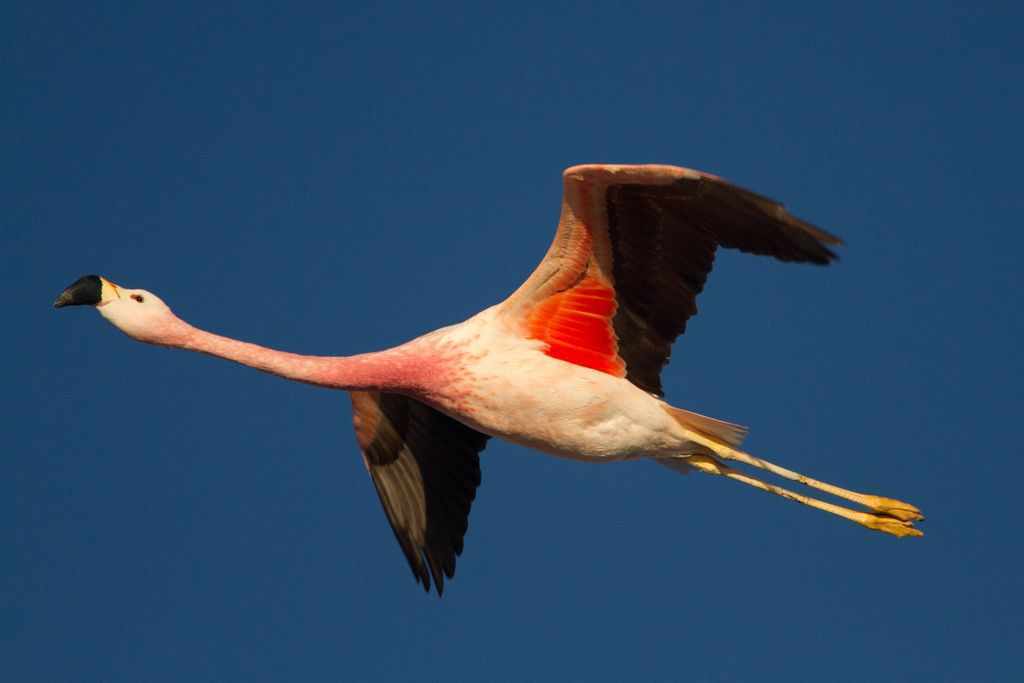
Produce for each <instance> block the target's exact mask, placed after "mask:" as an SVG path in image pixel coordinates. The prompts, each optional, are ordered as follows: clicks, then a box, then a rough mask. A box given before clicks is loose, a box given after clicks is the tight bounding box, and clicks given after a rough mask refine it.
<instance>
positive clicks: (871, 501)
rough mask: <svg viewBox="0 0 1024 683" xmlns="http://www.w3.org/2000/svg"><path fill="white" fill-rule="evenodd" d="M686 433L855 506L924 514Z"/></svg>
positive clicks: (915, 517)
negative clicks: (850, 502)
mask: <svg viewBox="0 0 1024 683" xmlns="http://www.w3.org/2000/svg"><path fill="white" fill-rule="evenodd" d="M687 436H689V437H690V438H691V439H692V440H693V441H696V442H697V443H699V444H701V445H703V446H706V447H707V448H709V449H711V450H712V451H714V453H715V454H716V455H718V456H719V457H721V458H725V459H726V460H735V461H736V462H742V463H744V464H746V465H750V466H751V467H756V468H758V469H762V470H765V471H767V472H771V473H772V474H777V475H778V476H780V477H783V478H785V479H789V480H790V481H796V482H799V483H801V484H803V485H805V486H810V487H811V488H814V489H818V490H819V491H824V492H825V493H829V494H832V495H833V496H836V497H837V498H843V499H845V500H849V501H852V502H854V503H857V504H858V505H863V506H864V507H866V508H868V509H870V510H874V511H876V512H880V513H882V514H884V515H887V516H888V517H895V518H896V519H898V520H901V521H903V522H919V521H921V520H922V519H924V515H922V514H921V511H920V510H918V509H917V508H916V507H914V506H913V505H911V504H910V503H904V502H903V501H901V500H896V499H894V498H884V497H882V496H873V495H871V494H867V493H857V492H856V491H850V490H848V489H844V488H841V487H839V486H836V485H834V484H829V483H826V482H823V481H818V480H817V479H812V478H811V477H808V476H806V475H803V474H800V473H799V472H794V471H793V470H789V469H786V468H785V467H781V466H779V465H776V464H774V463H770V462H768V461H767V460H762V459H761V458H758V457H755V456H753V455H751V454H750V453H744V452H743V451H739V450H736V449H734V448H730V447H728V446H725V445H723V444H721V443H718V442H716V441H713V440H711V439H708V438H706V437H704V436H702V435H700V434H696V433H693V432H689V433H688V434H687ZM766 485H767V484H766Z"/></svg>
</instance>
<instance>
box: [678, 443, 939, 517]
mask: <svg viewBox="0 0 1024 683" xmlns="http://www.w3.org/2000/svg"><path fill="white" fill-rule="evenodd" d="M679 460H680V461H682V462H685V463H686V464H687V465H690V466H691V467H694V468H696V469H698V470H700V471H701V472H705V473H707V474H715V475H720V476H723V477H726V478H728V479H733V480H735V481H739V482H742V483H744V484H747V485H748V486H753V487H754V488H756V489H760V490H762V491H767V492H768V493H774V494H775V495H777V496H782V497H783V498H786V499H788V500H793V501H796V502H798V503H802V504H804V505H808V506H810V507H812V508H817V509H819V510H824V511H825V512H830V513H832V514H833V515H839V516H840V517H843V518H845V519H848V520H850V521H852V522H856V523H857V524H860V525H861V526H865V527H867V528H869V529H874V530H875V531H882V532H884V533H887V534H892V535H893V536H923V535H924V534H923V533H921V531H919V530H918V529H915V528H914V527H913V526H912V521H914V520H911V519H903V518H900V517H896V516H895V515H892V514H890V513H889V512H886V511H883V512H881V513H880V514H874V513H871V512H860V511H857V510H850V509H849V508H844V507H842V506H841V505H834V504H832V503H827V502H825V501H823V500H818V499H817V498H810V497H808V496H802V495H800V494H799V493H795V492H793V491H790V490H789V489H784V488H782V487H781V486H775V485H774V484H768V483H766V482H763V481H761V480H760V479H757V478H756V477H751V476H750V475H747V474H744V473H743V472H740V471H738V470H734V469H732V468H731V467H729V466H728V465H726V464H725V463H723V462H721V461H719V460H718V459H716V458H713V457H711V456H710V455H704V454H700V453H695V454H692V455H689V456H686V457H685V458H679ZM764 469H767V468H764ZM780 469H781V468H780ZM787 471H788V470H787ZM787 478H788V477H787ZM798 481H799V480H798ZM812 481H813V480H812ZM840 490H843V489H840ZM847 493H849V492H847ZM855 495H863V494H855ZM872 497H874V496H872ZM884 500H888V499H884ZM903 505H906V504H905V503H904V504H903ZM900 509H901V510H905V509H907V508H900ZM913 509H914V510H916V509H917V508H913ZM917 519H923V517H921V516H920V513H918V517H917Z"/></svg>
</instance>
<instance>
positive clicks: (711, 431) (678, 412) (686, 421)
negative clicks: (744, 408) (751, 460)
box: [665, 403, 747, 448]
mask: <svg viewBox="0 0 1024 683" xmlns="http://www.w3.org/2000/svg"><path fill="white" fill-rule="evenodd" d="M665 410H667V411H668V414H669V415H671V416H672V417H673V418H675V420H676V422H678V423H679V424H681V425H682V426H683V427H685V428H686V429H689V430H691V431H694V432H697V433H699V434H701V435H703V436H706V437H707V438H709V439H714V440H715V441H719V442H721V443H722V444H724V445H726V446H732V447H733V448H735V447H737V446H739V445H740V444H741V443H743V439H745V438H746V437H747V428H746V427H744V426H743V425H738V424H734V423H732V422H726V421H725V420H716V419H715V418H713V417H708V416H706V415H701V414H700V413H694V412H691V411H689V410H683V409H682V408H676V407H674V406H670V405H669V404H667V403H666V404H665Z"/></svg>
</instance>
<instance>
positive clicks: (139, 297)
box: [131, 294, 145, 304]
mask: <svg viewBox="0 0 1024 683" xmlns="http://www.w3.org/2000/svg"><path fill="white" fill-rule="evenodd" d="M131 298H133V299H135V300H136V301H138V302H139V303H140V304H141V303H142V302H143V301H145V299H144V298H143V296H142V295H141V294H132V297H131Z"/></svg>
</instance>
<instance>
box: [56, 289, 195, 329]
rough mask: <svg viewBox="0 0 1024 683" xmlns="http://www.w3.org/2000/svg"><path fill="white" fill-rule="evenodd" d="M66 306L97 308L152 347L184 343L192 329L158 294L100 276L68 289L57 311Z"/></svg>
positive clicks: (59, 298) (111, 320) (112, 322)
mask: <svg viewBox="0 0 1024 683" xmlns="http://www.w3.org/2000/svg"><path fill="white" fill-rule="evenodd" d="M64 306H93V307H95V308H96V309H97V310H98V311H99V312H100V314H101V315H102V316H103V317H104V318H106V319H107V320H108V321H110V323H111V324H112V325H113V326H114V327H116V328H117V329H119V330H121V331H122V332H124V333H125V334H127V335H128V336H129V337H131V338H132V339H137V340H139V341H142V342H147V343H150V344H166V345H171V344H175V343H177V342H180V341H181V340H180V336H181V334H182V333H183V332H185V331H187V327H188V326H187V325H186V324H185V323H184V322H182V321H181V320H180V319H178V317H177V316H175V315H174V313H172V312H171V309H170V307H168V306H167V304H165V303H164V302H163V300H162V299H161V298H160V297H158V296H157V295H156V294H153V293H152V292H148V291H146V290H144V289H128V288H126V287H121V286H119V285H115V284H114V283H113V282H111V281H110V280H108V279H107V278H105V277H101V276H99V275H85V276H82V277H80V278H78V279H77V280H75V281H74V282H73V283H71V284H70V285H68V287H67V289H65V290H64V291H63V292H61V293H60V296H58V297H57V299H56V300H55V301H54V302H53V307H54V308H63V307H64Z"/></svg>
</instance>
